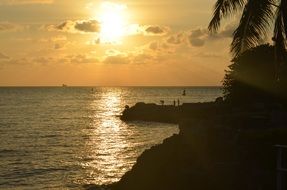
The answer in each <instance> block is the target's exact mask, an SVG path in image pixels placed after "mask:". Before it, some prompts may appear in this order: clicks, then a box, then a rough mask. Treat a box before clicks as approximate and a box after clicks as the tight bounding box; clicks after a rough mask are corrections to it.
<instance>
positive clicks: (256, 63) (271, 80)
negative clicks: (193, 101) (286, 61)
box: [223, 45, 287, 103]
mask: <svg viewBox="0 0 287 190" xmlns="http://www.w3.org/2000/svg"><path fill="white" fill-rule="evenodd" d="M274 62H275V56H274V46H270V45H261V46H258V47H256V48H252V49H250V50H248V51H245V52H244V53H243V54H241V55H239V56H238V57H237V58H234V59H233V64H232V65H230V66H229V68H230V70H229V71H227V72H226V75H225V78H224V81H223V86H224V93H225V99H226V100H227V101H229V102H232V103H243V102H244V103H250V102H255V103H256V102H263V103H266V102H277V103H278V102H282V101H285V99H286V95H287V90H286V83H287V78H286V77H287V75H286V74H287V72H286V66H285V67H283V66H282V67H281V70H280V73H279V75H280V77H279V78H278V77H277V74H276V67H275V64H274Z"/></svg>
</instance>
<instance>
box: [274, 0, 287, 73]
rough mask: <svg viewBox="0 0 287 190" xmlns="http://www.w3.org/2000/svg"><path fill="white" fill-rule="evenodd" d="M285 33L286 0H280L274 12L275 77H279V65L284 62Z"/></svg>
mask: <svg viewBox="0 0 287 190" xmlns="http://www.w3.org/2000/svg"><path fill="white" fill-rule="evenodd" d="M286 34H287V0H281V3H280V5H279V7H278V9H277V12H276V20H275V27H274V38H273V40H274V46H275V60H276V65H275V68H276V74H277V76H276V78H279V77H280V76H279V71H280V66H281V64H282V63H284V62H285V60H286V57H285V52H286Z"/></svg>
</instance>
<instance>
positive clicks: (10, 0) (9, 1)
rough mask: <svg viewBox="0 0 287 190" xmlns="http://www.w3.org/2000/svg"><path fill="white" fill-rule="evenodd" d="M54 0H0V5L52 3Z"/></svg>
mask: <svg viewBox="0 0 287 190" xmlns="http://www.w3.org/2000/svg"><path fill="white" fill-rule="evenodd" d="M52 3H54V0H1V1H0V5H24V4H52Z"/></svg>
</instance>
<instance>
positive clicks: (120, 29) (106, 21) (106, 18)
mask: <svg viewBox="0 0 287 190" xmlns="http://www.w3.org/2000/svg"><path fill="white" fill-rule="evenodd" d="M99 21H100V23H101V31H100V33H99V38H100V42H101V43H109V44H120V43H121V40H122V37H123V36H124V35H125V28H126V25H127V18H126V6H125V5H122V4H116V3H111V2H104V3H102V4H101V8H100V13H99Z"/></svg>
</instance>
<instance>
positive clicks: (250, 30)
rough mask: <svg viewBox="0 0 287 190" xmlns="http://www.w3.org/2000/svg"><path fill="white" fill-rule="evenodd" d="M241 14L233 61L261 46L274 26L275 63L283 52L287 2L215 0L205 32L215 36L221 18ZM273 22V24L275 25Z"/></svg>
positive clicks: (233, 45)
mask: <svg viewBox="0 0 287 190" xmlns="http://www.w3.org/2000/svg"><path fill="white" fill-rule="evenodd" d="M238 11H242V16H241V19H240V22H239V25H238V27H237V29H236V30H235V31H234V33H233V41H232V43H231V52H232V53H233V55H234V57H237V56H239V55H240V54H241V53H243V52H244V51H246V50H248V49H250V48H252V47H256V46H258V45H259V44H261V42H262V40H263V39H264V38H265V36H266V34H267V33H268V31H269V29H270V28H269V27H270V26H271V25H272V24H273V23H275V24H274V37H273V40H274V45H275V47H276V51H275V53H276V54H277V56H276V57H277V58H278V60H277V61H278V62H277V63H279V62H280V61H281V59H280V57H281V55H282V52H283V51H285V50H286V43H285V42H286V36H287V35H286V34H287V1H286V0H217V2H216V3H215V7H214V13H213V17H212V19H211V21H210V24H209V27H208V29H209V30H210V31H211V32H216V31H217V30H218V29H219V27H220V24H221V20H222V19H223V18H228V17H230V16H231V15H235V14H237V13H238ZM274 21H275V22H274Z"/></svg>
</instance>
